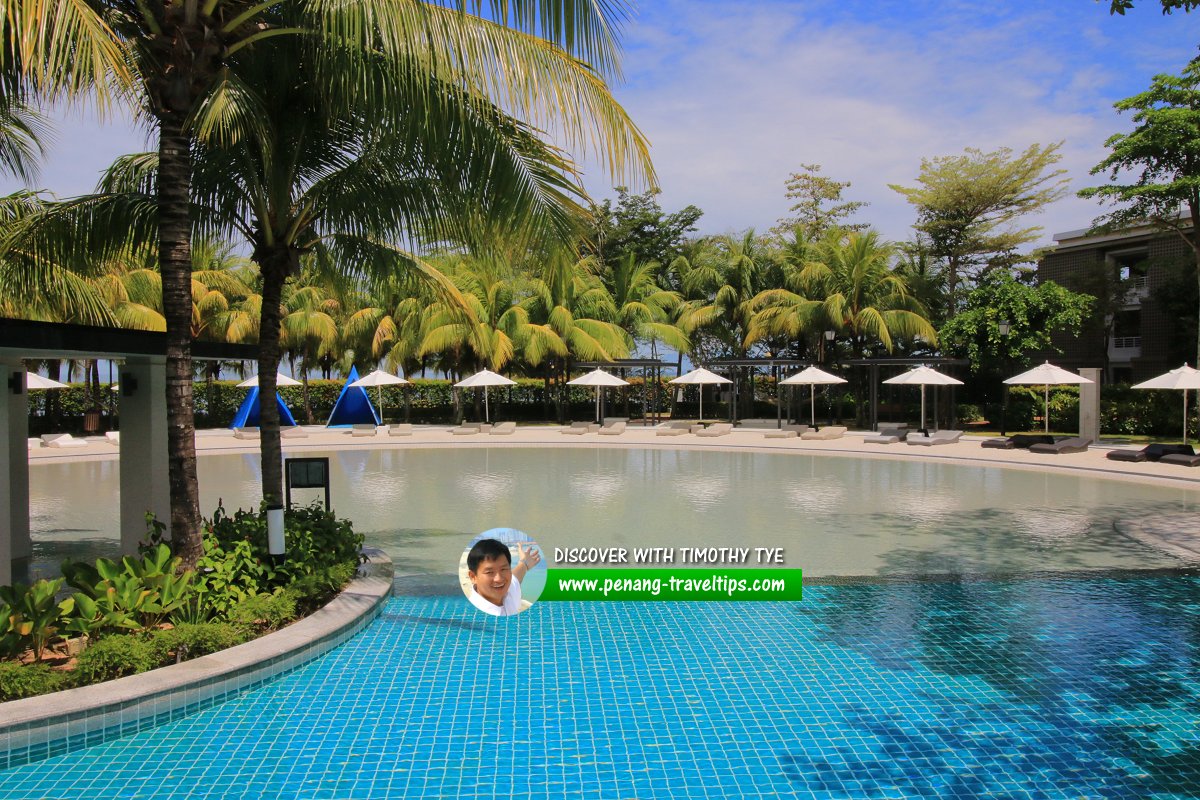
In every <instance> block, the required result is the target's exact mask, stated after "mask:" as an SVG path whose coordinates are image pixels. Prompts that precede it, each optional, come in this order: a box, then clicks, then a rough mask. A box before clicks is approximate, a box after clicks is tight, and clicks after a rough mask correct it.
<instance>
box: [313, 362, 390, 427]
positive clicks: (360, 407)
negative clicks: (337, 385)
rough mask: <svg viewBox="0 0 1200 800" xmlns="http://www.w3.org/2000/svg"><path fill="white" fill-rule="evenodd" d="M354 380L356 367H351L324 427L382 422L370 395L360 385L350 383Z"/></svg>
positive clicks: (356, 371)
mask: <svg viewBox="0 0 1200 800" xmlns="http://www.w3.org/2000/svg"><path fill="white" fill-rule="evenodd" d="M356 380H358V369H357V368H356V367H351V368H350V375H349V377H347V378H346V385H345V386H343V387H342V393H341V394H339V395H338V399H337V402H336V403H334V404H333V413H331V414H330V415H329V422H326V423H325V427H327V428H348V427H350V426H351V425H362V424H366V423H370V422H373V423H375V424H376V425H382V424H383V420H382V419H380V418H379V412H378V411H376V410H375V406H373V405H372V404H371V397H370V395H368V394H367V390H366V389H364V388H363V387H361V386H351V385H350V384H352V383H354V382H355V381H356Z"/></svg>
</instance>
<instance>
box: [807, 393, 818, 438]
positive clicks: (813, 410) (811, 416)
mask: <svg viewBox="0 0 1200 800" xmlns="http://www.w3.org/2000/svg"><path fill="white" fill-rule="evenodd" d="M808 424H809V425H811V426H812V427H813V430H816V428H817V385H816V384H815V383H810V384H809V385H808Z"/></svg>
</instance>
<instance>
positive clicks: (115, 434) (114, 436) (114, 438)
mask: <svg viewBox="0 0 1200 800" xmlns="http://www.w3.org/2000/svg"><path fill="white" fill-rule="evenodd" d="M104 441H106V442H108V443H109V444H115V445H120V444H121V432H120V431H106V432H105V433H104Z"/></svg>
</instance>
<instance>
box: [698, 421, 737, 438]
mask: <svg viewBox="0 0 1200 800" xmlns="http://www.w3.org/2000/svg"><path fill="white" fill-rule="evenodd" d="M732 432H733V423H731V422H714V423H713V424H712V425H709V426H708V427H707V428H705V429H704V430H702V431H696V435H697V436H704V437H706V438H709V439H711V438H715V437H717V436H727V435H728V434H730V433H732Z"/></svg>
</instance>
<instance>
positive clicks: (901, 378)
mask: <svg viewBox="0 0 1200 800" xmlns="http://www.w3.org/2000/svg"><path fill="white" fill-rule="evenodd" d="M884 383H890V384H892V385H893V386H920V387H921V430H925V387H926V386H962V385H963V382H962V381H960V380H959V379H958V378H951V377H950V376H949V375H946V374H944V373H941V372H938V371H937V370H936V369H933V368H931V367H926V366H920V367H913V368H912V369H910V370H909V371H908V372H905V373H904V374H902V375H897V376H896V377H894V378H888V379H887V380H886V381H884Z"/></svg>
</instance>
